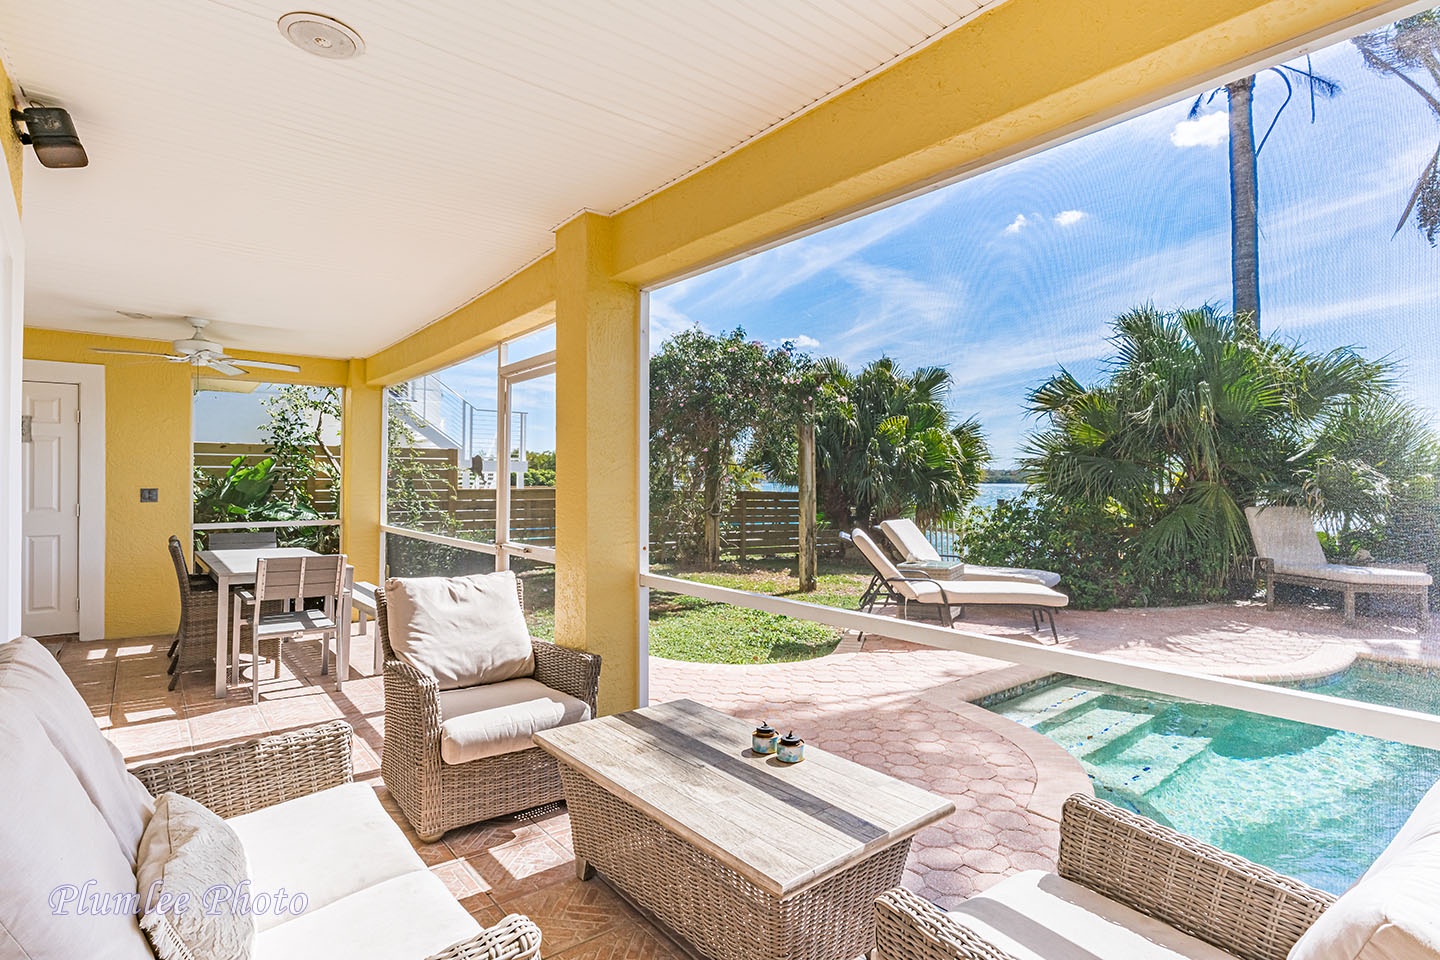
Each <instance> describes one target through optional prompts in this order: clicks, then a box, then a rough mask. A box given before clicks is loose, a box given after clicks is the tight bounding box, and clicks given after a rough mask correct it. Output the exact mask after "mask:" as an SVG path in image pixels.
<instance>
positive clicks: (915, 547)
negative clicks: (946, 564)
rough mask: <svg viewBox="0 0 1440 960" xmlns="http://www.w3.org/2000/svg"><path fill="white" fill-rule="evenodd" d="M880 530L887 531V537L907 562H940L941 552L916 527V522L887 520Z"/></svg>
mask: <svg viewBox="0 0 1440 960" xmlns="http://www.w3.org/2000/svg"><path fill="white" fill-rule="evenodd" d="M880 529H881V530H883V531H885V536H886V537H888V538H889V540H890V542H891V543H893V544H895V547H896V549H898V550H899V551H900V552H901V553H903V554H904V555H905V559H906V560H916V561H919V562H920V563H939V562H940V552H939V551H938V550H936V549H935V545H934V544H933V543H931V542H930V541H929V540H928V539H927V538H926V537H925V532H924V531H923V530H921V529H920V528H919V527H918V526H916V524H915V521H914V520H905V519H900V520H886V521H885V522H884V523H882V524H880Z"/></svg>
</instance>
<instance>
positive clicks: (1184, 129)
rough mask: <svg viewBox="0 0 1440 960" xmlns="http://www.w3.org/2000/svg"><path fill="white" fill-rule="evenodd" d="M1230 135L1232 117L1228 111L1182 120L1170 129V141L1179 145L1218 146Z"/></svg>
mask: <svg viewBox="0 0 1440 960" xmlns="http://www.w3.org/2000/svg"><path fill="white" fill-rule="evenodd" d="M1229 137H1230V117H1229V115H1228V114H1226V113H1207V114H1205V115H1204V116H1200V117H1196V118H1195V119H1194V120H1181V121H1180V122H1179V123H1177V124H1175V126H1174V128H1173V129H1172V130H1171V131H1170V142H1171V143H1173V144H1175V146H1177V147H1218V146H1220V144H1222V143H1224V142H1225V141H1226V140H1227V139H1229Z"/></svg>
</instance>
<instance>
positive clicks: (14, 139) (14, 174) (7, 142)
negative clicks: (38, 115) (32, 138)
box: [0, 63, 25, 208]
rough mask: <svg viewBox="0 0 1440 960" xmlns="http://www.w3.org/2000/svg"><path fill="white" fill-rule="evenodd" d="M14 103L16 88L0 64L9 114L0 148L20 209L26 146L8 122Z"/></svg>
mask: <svg viewBox="0 0 1440 960" xmlns="http://www.w3.org/2000/svg"><path fill="white" fill-rule="evenodd" d="M14 103H15V88H14V86H13V85H12V84H11V83H10V75H9V74H7V73H6V72H5V65H4V64H3V63H0V106H3V107H4V110H5V113H6V114H7V120H6V122H5V123H3V124H0V148H3V149H4V151H5V169H6V170H7V171H8V172H9V174H10V190H11V192H13V193H14V195H15V206H16V208H19V207H20V183H21V179H22V178H21V174H22V172H23V170H24V165H25V164H24V152H23V151H24V149H25V146H24V144H22V143H21V142H20V137H19V136H18V135H17V134H16V133H15V125H14V124H12V123H10V122H9V120H8V114H9V112H10V109H11V108H12V106H13V105H14Z"/></svg>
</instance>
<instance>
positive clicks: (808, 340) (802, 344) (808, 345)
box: [775, 333, 820, 350]
mask: <svg viewBox="0 0 1440 960" xmlns="http://www.w3.org/2000/svg"><path fill="white" fill-rule="evenodd" d="M775 343H776V346H779V345H780V344H782V343H789V344H792V345H793V346H794V347H795V349H796V350H814V349H815V348H816V347H818V346H820V341H819V340H816V339H815V338H814V337H807V336H806V335H805V334H803V333H802V334H798V335H797V336H793V337H781V338H780V339H779V340H777V341H775Z"/></svg>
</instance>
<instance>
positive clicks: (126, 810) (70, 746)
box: [0, 637, 155, 871]
mask: <svg viewBox="0 0 1440 960" xmlns="http://www.w3.org/2000/svg"><path fill="white" fill-rule="evenodd" d="M7 699H8V700H13V701H14V703H15V709H20V710H27V711H29V712H30V713H31V714H32V715H33V716H34V717H35V719H36V720H37V721H38V722H39V724H40V727H41V728H42V729H43V730H44V731H45V735H46V737H48V738H49V740H50V742H51V743H52V744H54V746H55V749H56V750H57V751H59V753H60V755H61V756H62V757H64V758H65V761H66V763H68V764H69V766H70V769H71V770H72V771H74V773H75V777H76V778H77V779H78V780H79V781H80V784H81V786H82V787H84V789H85V793H86V794H87V795H88V796H89V797H90V801H91V802H92V803H93V804H94V805H95V808H96V809H97V810H98V811H99V812H100V816H101V817H103V818H104V820H105V823H106V824H108V825H109V827H110V831H111V833H112V834H113V835H114V838H115V842H116V843H117V844H118V845H119V847H120V852H121V855H122V856H124V857H125V862H126V863H128V864H129V865H130V868H131V870H132V871H133V870H134V868H135V857H136V852H137V851H138V850H139V849H140V837H141V836H142V835H143V834H144V833H145V825H146V824H148V823H149V822H150V815H151V814H152V813H153V812H154V810H155V800H154V798H153V797H151V796H150V791H148V790H146V789H145V785H144V784H142V783H141V782H140V781H139V780H138V779H136V778H135V776H134V775H133V774H132V773H130V771H129V770H127V769H126V768H125V758H124V757H122V756H121V755H120V751H119V750H117V749H115V745H114V744H112V743H111V742H110V741H109V739H107V738H106V736H105V734H103V733H101V732H100V728H99V727H98V726H96V724H95V718H94V717H93V716H91V714H90V708H89V707H87V706H86V705H85V700H84V698H83V697H81V696H80V692H79V691H78V690H76V689H75V686H74V684H72V683H71V682H70V680H69V679H68V678H67V677H66V676H65V673H64V671H63V670H61V669H60V664H59V663H58V662H57V661H56V660H55V657H54V655H53V654H51V653H50V651H49V650H46V649H45V648H44V647H43V646H41V644H40V643H39V641H36V640H32V639H31V638H29V637H20V638H18V639H16V640H11V641H10V642H8V643H3V644H0V703H4V701H6V700H7ZM0 709H3V710H4V714H5V715H6V716H8V715H9V714H10V712H11V707H10V706H9V704H5V705H4V706H3V708H0ZM10 782H12V783H14V782H16V781H10ZM22 782H23V781H22Z"/></svg>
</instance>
